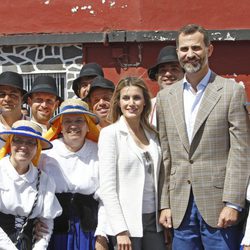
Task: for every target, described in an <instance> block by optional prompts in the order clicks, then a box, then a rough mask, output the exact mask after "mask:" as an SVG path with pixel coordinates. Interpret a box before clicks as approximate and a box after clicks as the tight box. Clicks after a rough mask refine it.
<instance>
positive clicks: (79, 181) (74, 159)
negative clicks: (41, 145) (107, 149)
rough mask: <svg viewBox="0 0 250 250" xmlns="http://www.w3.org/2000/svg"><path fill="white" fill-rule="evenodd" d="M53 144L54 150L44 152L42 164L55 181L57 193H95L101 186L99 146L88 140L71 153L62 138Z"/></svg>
mask: <svg viewBox="0 0 250 250" xmlns="http://www.w3.org/2000/svg"><path fill="white" fill-rule="evenodd" d="M52 144H53V148H52V149H50V150H46V151H44V154H46V155H43V156H42V158H41V160H40V164H41V168H42V169H43V170H44V171H45V172H46V173H47V174H48V175H49V176H50V177H51V178H53V180H54V181H55V183H56V193H63V192H70V193H81V194H92V193H94V192H95V191H96V190H97V188H98V185H99V184H98V183H99V181H98V156H97V144H96V143H94V142H92V141H90V140H87V139H86V140H85V143H84V145H83V147H82V148H81V149H80V150H79V151H77V152H71V151H69V150H68V149H67V147H66V146H65V144H64V142H63V139H62V138H61V139H56V140H54V141H52Z"/></svg>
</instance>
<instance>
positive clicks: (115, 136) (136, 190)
mask: <svg viewBox="0 0 250 250" xmlns="http://www.w3.org/2000/svg"><path fill="white" fill-rule="evenodd" d="M124 119H125V118H124V117H123V116H122V117H121V118H120V119H119V120H118V121H117V122H116V123H114V124H112V125H110V126H108V127H105V128H103V129H102V130H101V133H100V137H99V143H98V148H99V149H98V155H99V163H100V167H99V171H100V198H101V199H102V201H103V204H104V209H105V213H106V216H107V225H106V227H105V229H104V231H105V233H106V234H108V235H117V234H118V233H120V232H123V231H128V232H129V234H130V236H132V237H142V236H143V226H142V202H143V189H144V180H145V170H144V165H143V159H142V156H141V152H140V150H139V149H138V148H137V146H136V145H135V143H134V141H133V138H132V137H131V135H130V133H129V131H128V128H127V126H126V124H125V120H124ZM145 133H146V136H147V138H148V140H149V147H150V153H151V157H152V159H153V162H154V183H155V207H156V222H157V225H156V226H157V231H160V230H161V228H160V226H159V224H158V175H159V169H160V164H161V149H160V146H159V142H158V138H157V134H155V133H153V132H149V131H147V130H145Z"/></svg>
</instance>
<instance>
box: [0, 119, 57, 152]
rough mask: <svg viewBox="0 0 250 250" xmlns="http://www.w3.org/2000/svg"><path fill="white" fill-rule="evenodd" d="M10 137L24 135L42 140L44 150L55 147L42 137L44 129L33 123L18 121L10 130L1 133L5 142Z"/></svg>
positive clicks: (0, 136) (0, 135)
mask: <svg viewBox="0 0 250 250" xmlns="http://www.w3.org/2000/svg"><path fill="white" fill-rule="evenodd" d="M10 135H22V136H27V137H32V138H35V139H38V140H40V143H41V146H42V149H50V148H52V147H53V145H52V144H51V143H50V142H49V141H48V140H46V139H45V138H43V137H42V128H41V127H40V126H39V125H38V124H36V123H34V122H32V121H27V120H19V121H16V122H15V123H13V125H12V127H11V129H10V130H6V131H2V132H0V138H1V139H2V140H4V141H6V140H7V139H8V137H9V136H10Z"/></svg>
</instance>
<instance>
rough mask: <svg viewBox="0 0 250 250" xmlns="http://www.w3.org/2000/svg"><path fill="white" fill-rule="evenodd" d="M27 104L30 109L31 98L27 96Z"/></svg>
mask: <svg viewBox="0 0 250 250" xmlns="http://www.w3.org/2000/svg"><path fill="white" fill-rule="evenodd" d="M27 103H28V105H29V106H30V107H31V105H32V100H31V98H30V97H29V96H28V98H27Z"/></svg>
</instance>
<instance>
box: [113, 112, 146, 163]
mask: <svg viewBox="0 0 250 250" xmlns="http://www.w3.org/2000/svg"><path fill="white" fill-rule="evenodd" d="M124 119H125V118H124V117H123V116H121V117H120V119H119V121H118V123H117V128H118V131H119V133H120V134H121V136H124V137H126V141H127V142H128V144H127V145H130V147H131V148H132V152H134V153H135V155H136V156H137V157H138V158H139V160H140V161H141V162H142V163H143V159H142V155H141V152H139V149H138V148H137V147H136V144H135V142H134V141H132V140H133V138H132V136H130V134H129V131H128V128H127V125H126V123H125V121H124ZM130 140H131V141H130Z"/></svg>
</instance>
